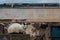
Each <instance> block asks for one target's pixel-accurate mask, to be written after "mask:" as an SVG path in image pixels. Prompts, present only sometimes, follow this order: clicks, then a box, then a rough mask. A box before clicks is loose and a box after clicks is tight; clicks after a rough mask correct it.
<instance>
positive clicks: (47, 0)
mask: <svg viewBox="0 0 60 40" xmlns="http://www.w3.org/2000/svg"><path fill="white" fill-rule="evenodd" d="M0 3H60V0H0Z"/></svg>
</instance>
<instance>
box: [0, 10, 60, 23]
mask: <svg viewBox="0 0 60 40" xmlns="http://www.w3.org/2000/svg"><path fill="white" fill-rule="evenodd" d="M0 19H28V20H27V21H38V22H39V21H41V22H47V21H49V22H53V21H54V22H57V21H58V22H60V9H0Z"/></svg>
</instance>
